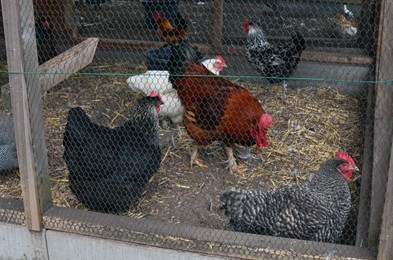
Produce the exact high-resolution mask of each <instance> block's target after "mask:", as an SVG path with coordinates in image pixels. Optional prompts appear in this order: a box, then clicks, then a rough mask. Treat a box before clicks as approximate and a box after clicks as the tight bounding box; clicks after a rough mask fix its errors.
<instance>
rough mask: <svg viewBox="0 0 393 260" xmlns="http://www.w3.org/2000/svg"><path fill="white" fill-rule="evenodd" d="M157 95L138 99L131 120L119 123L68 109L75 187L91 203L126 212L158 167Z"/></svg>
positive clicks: (70, 164) (93, 206) (96, 207)
mask: <svg viewBox="0 0 393 260" xmlns="http://www.w3.org/2000/svg"><path fill="white" fill-rule="evenodd" d="M156 104H157V97H144V98H142V99H140V100H138V101H137V104H136V105H135V106H134V108H133V111H132V113H131V116H130V120H129V121H127V122H126V123H125V124H124V125H122V126H119V127H116V128H108V127H104V126H100V125H97V124H95V123H93V122H91V121H90V119H89V118H88V117H87V115H86V114H85V112H84V111H83V110H82V109H81V108H73V109H71V110H70V111H69V114H68V118H67V126H66V129H65V133H64V140H63V145H64V148H65V150H64V158H65V161H66V163H67V166H68V170H69V179H70V188H71V191H72V192H73V193H74V194H75V195H76V196H77V198H78V199H79V201H80V202H81V203H82V204H83V205H85V206H86V207H87V208H89V209H91V210H95V211H103V212H116V213H118V212H123V211H126V210H128V209H129V208H130V206H131V205H132V204H133V203H134V202H135V201H136V200H137V199H138V198H139V196H140V194H141V193H142V192H143V191H144V189H145V186H146V184H147V183H148V182H149V179H150V178H151V177H152V176H153V175H154V174H155V172H156V171H157V170H158V168H159V166H160V162H161V149H160V146H159V142H158V128H157V122H158V121H157V120H158V117H157V110H156Z"/></svg>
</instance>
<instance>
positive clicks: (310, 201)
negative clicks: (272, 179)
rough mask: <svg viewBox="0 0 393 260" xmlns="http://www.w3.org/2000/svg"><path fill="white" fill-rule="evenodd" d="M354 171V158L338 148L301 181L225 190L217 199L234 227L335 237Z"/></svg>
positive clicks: (345, 215) (307, 236)
mask: <svg viewBox="0 0 393 260" xmlns="http://www.w3.org/2000/svg"><path fill="white" fill-rule="evenodd" d="M353 171H358V168H357V167H356V165H355V163H354V161H353V159H352V158H351V157H350V156H349V155H348V154H347V153H346V152H343V151H340V152H339V153H338V154H337V158H334V159H330V160H328V161H326V162H325V163H324V164H322V166H321V167H320V168H319V170H318V171H317V172H316V173H315V175H314V176H313V177H312V178H310V180H309V181H308V182H306V183H304V184H302V185H295V186H291V187H285V188H282V189H279V190H276V191H274V190H250V191H244V190H236V191H229V192H225V193H224V194H222V195H221V197H220V200H221V201H222V202H223V203H224V205H223V207H222V208H223V209H224V211H225V214H226V215H227V216H228V217H229V219H230V223H231V225H232V226H233V228H234V229H235V230H236V231H241V232H247V233H256V234H263V235H270V236H279V237H288V238H296V239H304V240H312V241H320V242H330V243H335V242H338V241H339V240H340V239H341V236H342V231H343V228H344V226H345V223H346V221H347V218H348V214H349V210H350V206H351V195H350V189H349V187H348V183H347V180H349V179H350V178H351V175H352V172H353Z"/></svg>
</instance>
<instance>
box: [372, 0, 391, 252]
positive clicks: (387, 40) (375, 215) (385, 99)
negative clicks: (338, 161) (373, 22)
mask: <svg viewBox="0 0 393 260" xmlns="http://www.w3.org/2000/svg"><path fill="white" fill-rule="evenodd" d="M379 6H380V10H379V13H380V20H379V32H378V39H377V46H378V52H377V62H376V79H377V81H379V82H380V83H379V84H377V85H376V104H375V121H374V149H373V151H374V160H373V179H372V191H371V212H370V228H369V236H368V242H369V246H373V247H377V246H378V239H379V235H380V231H381V222H382V213H383V206H384V205H383V202H384V198H385V193H386V183H387V181H388V178H387V176H388V171H389V158H390V156H391V154H390V152H391V145H392V136H393V128H392V125H393V113H392V111H393V86H392V83H386V82H383V81H384V80H388V79H391V76H392V75H393V59H392V52H391V44H392V43H393V34H392V32H391V29H392V28H393V19H392V15H391V14H392V12H393V9H392V6H393V0H380V2H379Z"/></svg>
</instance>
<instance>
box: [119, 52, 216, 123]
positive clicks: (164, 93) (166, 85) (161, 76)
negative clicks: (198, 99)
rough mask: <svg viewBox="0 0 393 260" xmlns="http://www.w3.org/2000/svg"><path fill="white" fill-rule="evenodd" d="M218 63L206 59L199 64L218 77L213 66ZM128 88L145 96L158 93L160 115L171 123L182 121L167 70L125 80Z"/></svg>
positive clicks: (180, 110)
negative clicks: (160, 102)
mask: <svg viewBox="0 0 393 260" xmlns="http://www.w3.org/2000/svg"><path fill="white" fill-rule="evenodd" d="M216 62H220V61H219V60H218V59H208V60H204V61H203V62H201V63H202V64H203V65H204V66H205V67H206V68H207V69H208V70H209V71H211V72H212V73H214V74H216V75H219V74H220V71H218V70H217V69H216V68H215V66H214V64H215V63H216ZM126 82H127V84H128V86H129V87H130V88H131V89H132V90H134V91H136V92H138V93H143V94H145V95H149V94H150V92H152V91H153V90H156V91H158V92H159V93H160V95H161V98H162V101H163V102H164V104H163V105H162V106H161V111H160V113H159V114H160V115H161V116H168V117H169V118H170V119H171V121H172V122H173V123H175V124H178V123H180V122H181V121H182V113H183V106H182V104H181V102H180V100H179V97H178V96H177V91H176V90H175V89H173V86H172V84H171V83H170V82H169V72H168V71H167V70H148V71H146V72H145V73H143V74H140V75H135V76H132V77H129V78H128V79H127V81H126Z"/></svg>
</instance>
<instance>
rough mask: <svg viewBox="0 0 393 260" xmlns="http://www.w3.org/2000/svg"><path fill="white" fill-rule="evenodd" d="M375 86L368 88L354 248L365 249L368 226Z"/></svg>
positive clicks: (371, 85)
mask: <svg viewBox="0 0 393 260" xmlns="http://www.w3.org/2000/svg"><path fill="white" fill-rule="evenodd" d="M374 100H375V86H374V84H370V85H369V86H368V94H367V109H366V120H365V122H366V124H365V130H364V148H363V149H364V150H363V165H362V178H361V184H360V198H359V201H360V202H359V212H358V221H357V228H356V243H355V245H356V246H361V247H367V242H368V228H369V225H370V203H371V182H372V173H373V145H374V144H373V140H374V138H373V136H374V129H373V124H372V122H374V107H375V102H374Z"/></svg>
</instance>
